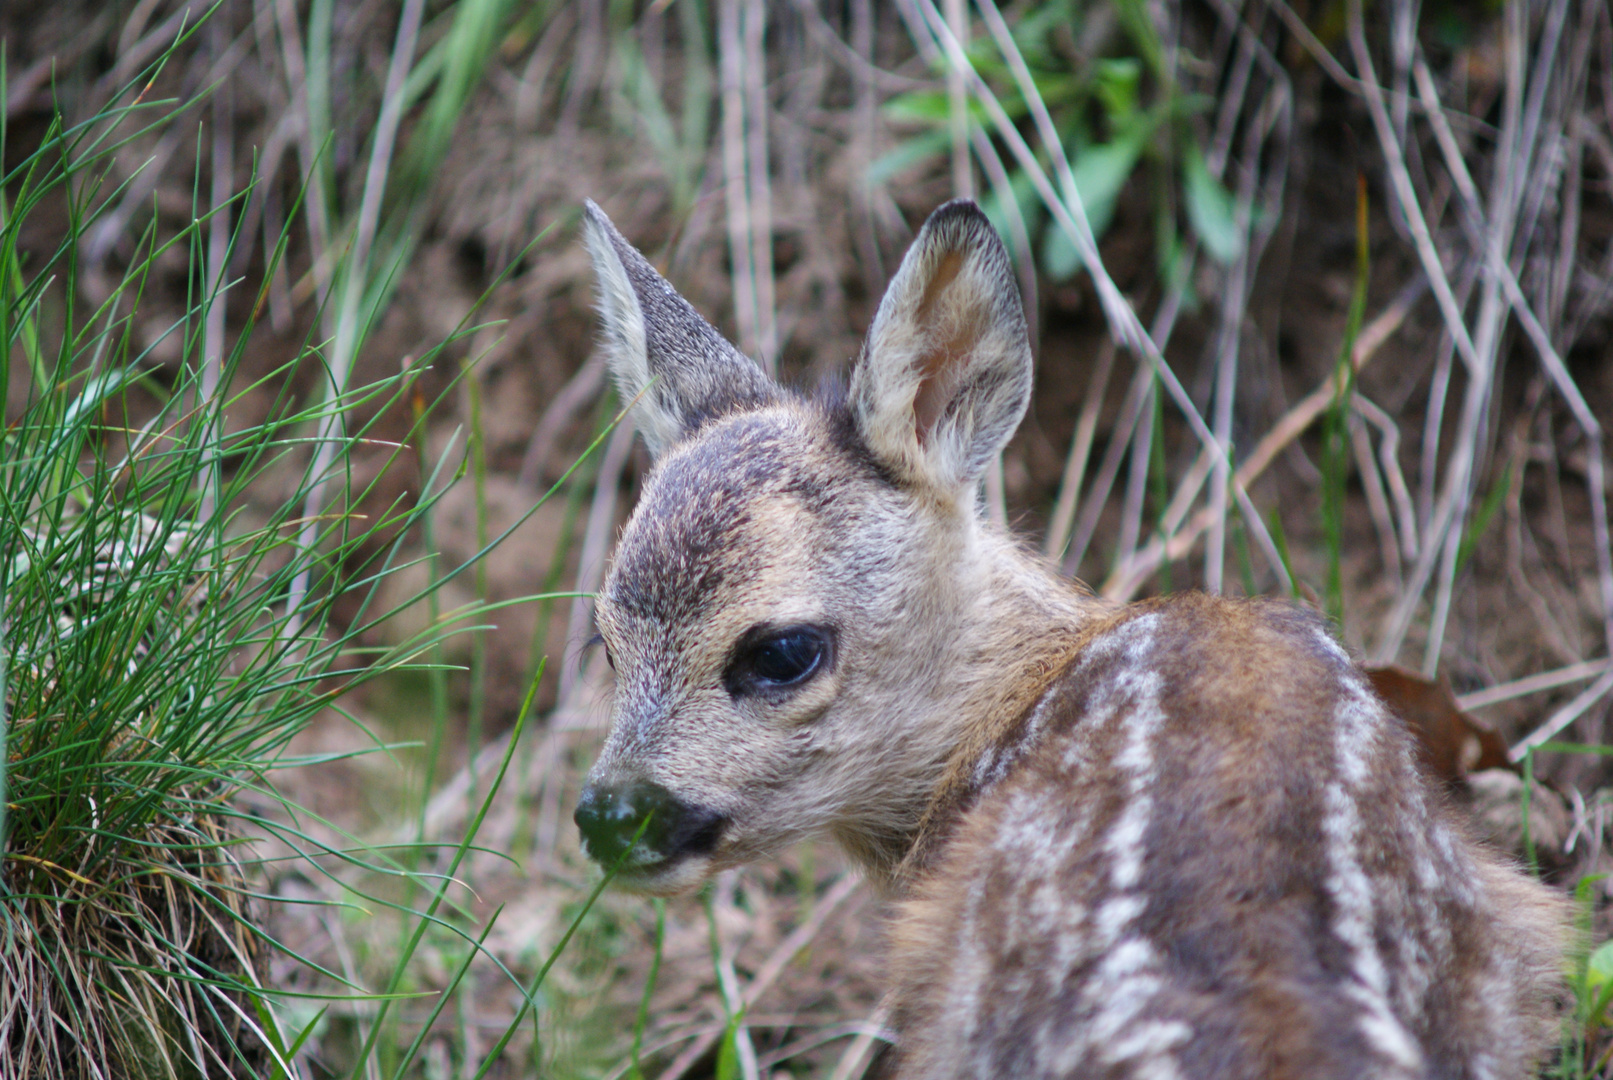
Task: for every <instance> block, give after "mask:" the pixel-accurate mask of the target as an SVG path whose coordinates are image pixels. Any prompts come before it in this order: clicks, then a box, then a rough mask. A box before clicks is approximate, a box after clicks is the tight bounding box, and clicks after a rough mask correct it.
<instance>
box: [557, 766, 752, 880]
mask: <svg viewBox="0 0 1613 1080" xmlns="http://www.w3.org/2000/svg"><path fill="white" fill-rule="evenodd" d="M646 819H648V823H646ZM572 820H574V821H576V823H577V828H578V829H580V830H581V831H582V838H583V843H584V845H585V846H586V847H587V849H588V856H589V857H590V858H591V859H593V860H594V861H595V862H597V863H599V864H600V865H601V866H604V867H606V868H609V867H613V866H615V865H617V862H618V861H619V860H621V859H622V858H623V856H624V855H626V853H627V850H628V849H629V848H630V847H634V846H635V845H634V843H633V838H634V837H635V836H637V837H638V844H637V845H636V846H637V850H636V851H635V853H634V855H633V856H632V857H629V858H628V860H627V862H626V863H625V865H624V869H637V868H643V867H646V866H649V865H653V864H655V863H664V862H671V861H673V860H674V859H677V858H680V857H682V856H685V855H706V854H710V852H711V850H712V849H713V848H714V847H716V845H717V837H718V835H719V834H720V833H721V832H722V827H723V821H724V819H723V816H722V815H721V814H718V813H716V812H715V811H712V810H707V809H705V808H704V807H699V806H691V805H689V804H688V803H686V802H684V801H683V800H682V799H679V798H678V797H677V796H676V795H674V794H672V792H670V791H668V790H667V789H666V788H664V787H662V786H661V785H660V784H655V783H651V782H650V781H648V780H636V781H634V782H632V783H630V784H626V785H621V786H617V785H609V784H590V785H588V786H587V787H586V788H584V789H583V792H582V796H581V797H580V798H579V799H578V800H577V811H576V813H574V814H573V815H572ZM641 826H642V827H643V832H642V833H640V832H639V829H640V827H641Z"/></svg>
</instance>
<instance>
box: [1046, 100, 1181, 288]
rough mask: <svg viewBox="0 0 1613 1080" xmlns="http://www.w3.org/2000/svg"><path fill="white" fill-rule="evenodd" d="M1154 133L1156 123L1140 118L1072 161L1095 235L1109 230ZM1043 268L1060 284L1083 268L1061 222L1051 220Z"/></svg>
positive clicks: (1077, 186) (1078, 188)
mask: <svg viewBox="0 0 1613 1080" xmlns="http://www.w3.org/2000/svg"><path fill="white" fill-rule="evenodd" d="M1153 130H1154V123H1153V121H1152V120H1150V119H1147V118H1144V117H1139V118H1138V119H1137V121H1136V122H1135V123H1133V124H1131V125H1130V126H1128V127H1127V128H1126V129H1125V131H1123V132H1122V133H1121V134H1120V135H1118V136H1116V137H1115V138H1114V139H1113V140H1112V141H1110V142H1106V143H1099V144H1097V145H1095V146H1089V147H1087V148H1086V149H1085V150H1082V151H1080V152H1079V153H1078V154H1077V156H1076V158H1075V160H1074V161H1072V162H1070V174H1071V176H1072V178H1073V179H1074V180H1075V190H1076V193H1077V194H1079V195H1080V196H1081V205H1082V207H1083V208H1084V209H1085V210H1086V214H1087V222H1088V223H1089V224H1090V225H1091V226H1092V235H1093V236H1095V237H1101V236H1103V232H1104V230H1105V229H1107V228H1108V227H1109V219H1110V218H1112V217H1113V216H1114V212H1115V201H1116V200H1117V199H1118V198H1119V197H1120V189H1121V188H1122V187H1124V186H1125V183H1126V180H1127V178H1128V177H1130V176H1131V174H1132V171H1133V170H1134V169H1135V168H1136V166H1137V159H1138V158H1139V157H1141V156H1142V152H1143V146H1144V145H1146V144H1147V142H1148V136H1149V134H1150V133H1151V132H1152V131H1153ZM1042 268H1043V269H1044V270H1046V271H1047V274H1048V276H1049V277H1052V278H1053V279H1055V280H1057V281H1063V280H1065V279H1066V278H1068V277H1070V276H1071V275H1073V274H1074V273H1075V272H1076V271H1077V270H1079V269H1081V256H1080V255H1079V254H1078V253H1077V252H1076V250H1075V244H1074V243H1072V242H1071V240H1070V238H1069V237H1068V236H1066V235H1065V232H1064V230H1063V229H1062V228H1061V227H1060V226H1059V224H1058V222H1057V221H1049V223H1048V226H1047V229H1046V231H1045V232H1044V233H1043V236H1042Z"/></svg>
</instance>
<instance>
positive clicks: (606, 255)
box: [583, 201, 778, 457]
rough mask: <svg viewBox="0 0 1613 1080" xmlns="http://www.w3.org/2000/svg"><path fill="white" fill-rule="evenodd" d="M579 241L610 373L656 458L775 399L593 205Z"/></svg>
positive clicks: (758, 372) (766, 383)
mask: <svg viewBox="0 0 1613 1080" xmlns="http://www.w3.org/2000/svg"><path fill="white" fill-rule="evenodd" d="M583 240H584V241H585V242H586V243H587V245H588V254H589V256H590V257H591V258H592V259H593V263H594V278H595V280H596V281H597V282H598V286H599V315H600V322H601V323H602V324H603V329H604V342H603V344H604V346H605V351H606V358H607V360H608V362H609V367H610V371H611V374H612V375H613V376H614V377H615V379H616V387H617V389H618V390H619V391H620V392H621V395H622V400H623V401H633V400H634V399H637V400H636V404H634V406H633V418H634V420H635V421H637V423H638V429H639V432H640V433H641V434H643V436H644V441H645V442H646V443H647V444H649V447H650V453H651V454H652V455H653V456H655V457H660V456H661V454H662V452H663V451H665V450H666V449H667V447H669V446H671V445H672V444H673V443H675V442H677V441H679V440H680V439H682V438H683V437H684V436H686V435H689V434H691V433H693V432H694V431H695V430H696V429H697V428H699V427H700V425H701V424H703V423H705V422H706V421H707V420H711V419H713V418H715V417H718V416H722V415H724V414H726V413H730V412H735V411H738V410H741V409H754V408H758V407H760V406H763V405H766V404H768V403H770V402H772V401H775V400H777V397H778V390H777V388H776V387H775V386H774V385H773V383H772V381H771V380H770V379H768V377H767V376H766V375H764V374H763V373H762V369H761V368H759V367H757V366H756V365H755V364H754V363H752V362H751V360H750V359H749V358H747V357H746V356H745V355H744V354H743V353H741V352H740V351H739V350H738V349H736V348H734V347H733V346H732V345H730V344H729V343H728V339H727V338H724V337H723V336H722V335H721V334H719V333H718V332H717V331H716V329H715V328H714V327H713V326H712V325H711V324H710V323H708V322H706V320H705V319H702V318H701V317H700V315H699V313H698V312H696V311H695V309H694V308H693V307H691V306H690V305H689V302H688V301H687V300H685V299H684V298H683V297H681V296H679V295H678V291H677V290H676V289H674V288H673V287H672V286H671V285H670V284H669V283H668V282H667V280H666V279H665V278H663V277H662V276H661V275H660V274H658V273H656V272H655V268H654V267H653V266H651V265H650V264H649V262H648V261H646V260H645V258H644V256H642V255H640V254H639V253H638V251H637V250H636V249H635V248H634V247H633V245H632V244H629V243H628V242H627V241H626V240H625V239H623V237H622V234H621V233H619V232H617V231H616V226H614V225H612V224H611V222H610V218H608V217H606V216H605V212H604V211H603V210H601V209H600V208H599V207H597V206H595V205H594V204H593V202H592V201H589V202H587V203H585V204H584V207H583Z"/></svg>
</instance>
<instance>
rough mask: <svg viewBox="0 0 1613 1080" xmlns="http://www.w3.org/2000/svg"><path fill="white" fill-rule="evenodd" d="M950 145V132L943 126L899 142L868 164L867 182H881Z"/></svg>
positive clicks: (876, 183) (872, 183) (872, 184)
mask: <svg viewBox="0 0 1613 1080" xmlns="http://www.w3.org/2000/svg"><path fill="white" fill-rule="evenodd" d="M950 145H952V134H951V132H949V131H947V130H946V129H945V128H939V129H937V130H935V131H927V132H925V133H924V134H923V135H915V136H913V138H911V139H908V140H907V141H906V142H903V143H899V144H898V145H897V146H896V148H895V149H894V150H891V151H890V152H889V153H885V154H881V155H880V156H879V157H878V158H876V159H874V161H872V162H871V163H870V164H869V166H868V177H867V182H868V184H869V185H870V186H874V185H878V184H883V183H885V182H886V181H888V180H890V179H891V178H892V177H894V176H896V175H897V174H898V173H901V172H905V171H906V170H908V169H910V168H912V167H913V166H914V165H917V164H918V163H919V162H921V161H924V160H926V159H928V158H931V157H934V156H935V155H936V154H939V153H941V152H942V151H943V150H945V149H946V148H947V147H948V146H950Z"/></svg>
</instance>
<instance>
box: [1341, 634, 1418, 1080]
mask: <svg viewBox="0 0 1613 1080" xmlns="http://www.w3.org/2000/svg"><path fill="white" fill-rule="evenodd" d="M1329 640H1331V639H1329ZM1341 690H1343V691H1344V692H1343V694H1342V696H1341V700H1340V701H1339V704H1338V707H1337V708H1336V709H1335V710H1334V714H1333V737H1334V752H1335V762H1336V767H1337V769H1338V778H1337V779H1336V780H1333V781H1330V782H1329V783H1327V784H1326V785H1324V786H1323V789H1322V835H1323V839H1324V842H1325V844H1326V849H1327V864H1328V876H1327V890H1328V893H1329V895H1330V896H1331V898H1332V900H1333V907H1334V915H1333V934H1334V936H1335V937H1337V938H1338V939H1339V940H1340V941H1342V942H1343V943H1344V944H1345V946H1346V947H1347V948H1348V949H1349V951H1350V959H1351V964H1350V966H1351V969H1352V970H1353V972H1354V974H1355V977H1356V979H1357V980H1358V981H1357V982H1356V983H1355V984H1354V985H1352V986H1350V987H1349V988H1348V990H1347V992H1348V993H1349V994H1350V996H1351V997H1353V998H1355V1000H1356V1001H1357V1002H1359V1003H1360V1005H1361V1007H1362V1015H1361V1017H1360V1019H1359V1020H1358V1021H1357V1023H1358V1025H1359V1027H1360V1029H1361V1033H1362V1034H1363V1035H1365V1036H1366V1038H1367V1041H1368V1043H1369V1044H1370V1045H1371V1046H1372V1048H1373V1049H1374V1050H1376V1051H1377V1052H1378V1053H1379V1054H1381V1055H1382V1056H1383V1057H1385V1058H1387V1059H1388V1060H1390V1061H1392V1062H1394V1063H1395V1064H1397V1065H1400V1066H1401V1067H1402V1068H1405V1069H1408V1070H1413V1069H1416V1068H1418V1067H1419V1065H1420V1062H1421V1060H1422V1058H1421V1054H1420V1052H1419V1051H1418V1049H1417V1044H1416V1042H1415V1041H1414V1040H1413V1039H1412V1037H1411V1035H1410V1033H1408V1032H1407V1031H1406V1029H1405V1027H1404V1026H1403V1025H1402V1024H1401V1023H1400V1021H1399V1020H1398V1019H1396V1018H1395V1015H1394V1013H1393V1012H1392V1011H1391V1010H1390V1008H1389V975H1388V971H1387V970H1386V969H1385V967H1384V963H1383V957H1382V955H1380V954H1379V952H1378V946H1377V941H1376V940H1375V938H1374V935H1373V918H1374V911H1373V892H1372V881H1371V879H1369V878H1368V877H1367V873H1366V870H1365V869H1364V868H1363V867H1362V865H1361V860H1360V857H1359V852H1358V847H1359V839H1360V833H1361V810H1360V805H1359V803H1358V798H1359V789H1360V787H1361V785H1362V784H1363V783H1364V782H1365V781H1366V779H1367V778H1368V775H1369V767H1368V760H1369V757H1370V751H1371V749H1372V743H1373V741H1374V739H1373V736H1374V731H1373V729H1374V726H1375V724H1377V723H1381V719H1382V718H1381V717H1380V716H1378V715H1375V713H1376V708H1375V704H1376V703H1375V702H1373V701H1372V699H1371V698H1368V697H1366V696H1365V695H1364V694H1363V693H1361V692H1360V690H1359V689H1358V688H1356V687H1352V686H1350V685H1349V684H1348V683H1346V684H1345V685H1344V686H1342V687H1341ZM1351 691H1354V692H1351Z"/></svg>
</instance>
